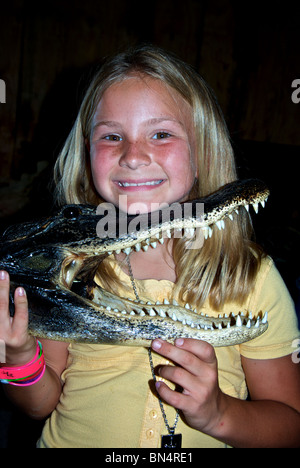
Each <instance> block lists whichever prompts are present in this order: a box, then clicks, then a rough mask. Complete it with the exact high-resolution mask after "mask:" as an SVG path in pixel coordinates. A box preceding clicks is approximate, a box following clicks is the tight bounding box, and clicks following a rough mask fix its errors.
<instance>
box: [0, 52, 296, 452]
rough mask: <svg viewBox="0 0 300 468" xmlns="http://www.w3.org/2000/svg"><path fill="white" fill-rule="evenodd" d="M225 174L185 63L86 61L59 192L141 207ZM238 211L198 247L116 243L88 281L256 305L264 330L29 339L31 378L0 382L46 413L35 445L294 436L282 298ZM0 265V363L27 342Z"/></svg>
mask: <svg viewBox="0 0 300 468" xmlns="http://www.w3.org/2000/svg"><path fill="white" fill-rule="evenodd" d="M236 177H237V175H236V172H235V165H234V158H233V154H232V148H231V145H230V142H229V137H228V133H227V130H226V126H225V123H224V120H223V117H222V114H221V112H220V110H219V107H218V105H217V103H216V101H215V98H214V96H213V94H212V92H211V91H210V89H209V88H208V86H207V85H206V84H205V83H204V81H203V80H202V79H201V78H200V77H199V76H198V75H197V74H196V73H195V72H194V71H193V70H192V69H191V68H190V67H189V66H187V65H186V64H184V63H182V62H181V61H180V60H178V59H177V58H174V57H173V56H171V55H170V54H167V53H165V52H164V51H162V50H159V49H156V48H153V47H149V46H147V47H141V48H137V49H135V50H132V51H129V52H126V53H123V54H119V55H118V56H116V57H114V58H113V59H111V60H108V61H107V62H106V63H105V64H104V65H103V67H102V68H101V69H100V70H99V71H98V72H97V73H96V75H95V78H94V79H93V81H92V83H91V85H90V87H89V89H88V91H87V93H86V96H85V98H84V100H83V103H82V106H81V108H80V111H79V114H78V118H77V120H76V122H75V124H74V127H73V129H72V131H71V133H70V135H69V138H68V140H67V142H66V144H65V146H64V148H63V150H62V152H61V154H60V156H59V158H58V161H57V165H56V171H55V180H56V183H57V199H58V200H59V202H60V203H93V204H98V203H99V202H101V201H102V200H105V201H106V202H110V203H113V204H114V205H116V206H118V207H119V208H121V209H122V210H125V211H127V212H128V213H132V212H133V210H134V208H136V203H139V211H145V212H148V211H150V210H152V209H153V206H154V205H153V203H155V204H157V203H163V202H166V203H168V204H171V203H174V202H182V201H185V200H188V199H191V198H195V197H199V196H205V195H207V194H209V193H211V192H213V191H214V190H216V189H218V188H219V187H221V186H222V185H224V184H226V183H228V182H230V181H233V180H235V179H236ZM121 195H122V197H121ZM124 195H125V197H124ZM241 211H242V212H241V213H240V214H239V215H238V216H236V217H235V219H234V220H233V222H230V223H226V229H225V230H222V231H218V230H214V232H213V235H212V237H211V238H210V239H208V240H207V241H205V243H204V245H203V247H202V248H201V249H198V250H193V249H187V248H186V241H185V239H184V238H183V239H170V240H169V241H168V242H164V243H163V244H159V245H158V247H157V248H156V249H155V250H154V249H148V251H147V252H142V251H140V252H133V253H132V254H130V257H129V258H126V255H125V254H123V253H120V254H119V255H115V256H111V257H109V258H108V259H107V260H106V261H105V262H103V264H102V265H101V266H100V268H99V272H98V274H97V281H98V282H99V283H100V284H101V285H102V286H104V287H105V288H106V289H110V290H112V291H114V292H115V293H117V294H118V295H121V296H122V295H125V296H126V297H127V296H128V295H129V294H131V297H132V298H135V296H136V297H138V298H139V299H142V300H146V301H148V300H150V301H154V302H156V301H157V300H159V301H162V300H163V299H164V298H167V299H169V300H172V298H176V300H177V301H180V302H182V301H185V302H189V303H190V304H193V307H196V308H197V310H198V311H200V310H201V311H204V312H205V313H207V314H208V315H211V316H218V314H219V313H222V314H224V313H230V312H237V311H240V310H245V311H249V310H252V311H256V312H257V313H258V312H259V311H261V310H263V311H268V313H269V329H268V330H267V332H265V334H263V335H262V336H261V337H259V338H256V339H255V340H253V341H251V342H248V343H245V344H244V345H240V346H230V347H227V348H217V349H215V350H214V349H213V348H212V346H210V345H209V344H207V343H205V342H201V341H196V340H191V339H184V340H183V339H178V340H176V342H175V343H174V345H172V344H170V343H167V342H163V341H161V340H155V341H154V342H153V343H152V353H151V352H150V353H148V351H147V350H146V349H145V348H142V347H121V346H109V345H82V344H80V345H79V344H68V343H57V342H53V341H47V340H42V345H43V349H44V355H45V359H46V364H47V366H46V370H45V373H44V374H43V376H42V377H41V378H40V379H39V380H38V381H36V382H35V383H33V385H29V386H27V387H23V388H20V387H15V386H10V385H6V386H5V390H6V392H7V394H8V395H9V397H10V398H11V399H12V400H13V401H14V402H15V403H16V404H17V405H19V406H20V407H21V408H23V409H24V410H25V411H26V412H27V413H28V414H29V415H31V416H32V417H33V418H45V417H47V416H49V415H50V417H49V418H48V420H47V422H46V425H45V428H44V431H43V433H42V436H41V439H40V440H39V442H38V446H39V447H160V446H161V443H162V445H163V446H164V445H169V446H170V445H173V446H176V444H177V443H178V438H176V437H169V438H165V439H163V442H161V436H165V435H166V434H168V432H169V434H171V436H172V434H173V432H175V435H177V434H182V446H183V447H189V448H191V447H224V446H226V445H229V446H234V447H258V446H262V447H271V446H274V447H275V446H279V447H283V446H297V445H298V444H300V440H299V433H300V416H299V411H300V401H299V394H300V378H299V366H297V365H296V364H295V363H294V362H293V361H295V359H294V360H293V359H292V353H293V351H295V348H293V343H295V339H296V338H297V337H298V330H297V325H296V318H295V314H294V311H293V305H292V301H291V299H290V297H289V294H288V292H287V290H286V288H285V286H284V284H283V282H282V280H281V278H280V277H279V274H278V272H277V270H276V269H275V267H274V265H273V263H272V260H271V259H270V258H267V257H266V256H265V255H264V254H263V252H262V251H261V249H260V248H259V247H258V246H257V245H256V244H254V243H253V242H251V233H252V232H251V224H250V220H249V217H248V214H247V213H246V211H245V210H241ZM0 277H1V282H0V338H2V339H3V340H5V342H6V346H7V364H6V365H11V366H17V365H18V366H22V365H24V364H26V363H28V361H30V360H31V359H32V357H33V355H34V353H35V350H36V341H35V339H34V338H33V337H30V336H28V334H27V320H28V312H27V300H26V293H25V291H24V290H23V289H17V291H16V297H15V305H16V314H15V317H14V319H13V320H12V321H10V319H9V314H8V305H7V304H8V287H9V278H8V275H7V273H5V272H1V275H0ZM154 369H155V370H156V373H157V374H158V377H157V381H156V390H157V393H156V392H155V391H154V389H153V378H154V377H155V375H154ZM149 381H150V382H151V383H150V384H149ZM178 386H180V387H181V391H180V390H179V389H178ZM248 391H249V394H250V396H251V401H248V400H247V401H246V398H247V395H248ZM158 397H159V398H158ZM175 408H176V410H175ZM173 426H174V427H173ZM172 427H173V429H174V430H173V432H172V430H171V431H170V430H169V429H170V428H172Z"/></svg>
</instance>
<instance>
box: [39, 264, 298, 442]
mask: <svg viewBox="0 0 300 468" xmlns="http://www.w3.org/2000/svg"><path fill="white" fill-rule="evenodd" d="M115 268H116V269H117V273H118V274H119V275H120V277H121V279H122V280H123V281H127V282H128V283H130V279H129V278H128V276H127V275H126V274H125V273H124V272H123V271H122V270H121V269H120V268H119V266H117V265H116V266H115ZM136 283H137V287H138V292H139V296H140V298H141V299H143V300H151V301H157V300H159V301H162V300H163V299H164V298H170V297H171V295H172V290H173V283H171V282H170V281H167V280H162V281H157V280H140V281H139V280H136ZM120 293H122V291H119V294H120ZM127 295H128V294H127V293H126V296H127ZM132 297H134V296H132ZM239 310H245V311H247V310H248V311H252V312H253V313H254V314H255V312H256V311H257V312H258V311H263V312H265V311H268V321H269V328H268V330H267V331H266V332H265V333H264V334H263V335H262V336H260V337H258V338H256V339H254V340H252V341H250V342H248V343H245V344H242V345H237V346H229V347H223V348H216V354H217V359H218V369H219V385H220V388H221V390H222V391H223V392H225V393H227V394H229V395H231V396H233V397H236V398H240V399H246V398H247V387H246V381H245V375H244V372H243V369H242V366H241V355H243V356H245V357H247V358H253V359H272V358H278V357H281V356H285V355H288V354H291V353H292V352H293V351H295V350H296V348H295V347H293V346H296V345H295V342H294V340H296V338H298V336H299V332H298V328H297V319H296V314H295V312H294V306H293V303H292V300H291V298H290V295H289V293H288V291H287V289H286V287H285V285H284V283H283V281H282V279H281V277H280V275H279V273H278V271H277V270H276V268H275V266H274V264H273V262H272V260H271V259H266V260H265V261H263V264H262V267H261V270H260V272H259V274H258V276H257V281H256V287H255V288H254V291H253V293H252V294H251V295H250V297H249V298H248V300H247V302H246V303H245V304H244V305H243V307H242V308H241V307H237V306H236V305H235V304H227V305H226V306H225V307H224V310H223V311H222V313H230V312H238V311H239ZM204 313H207V314H209V315H212V316H218V314H219V312H216V311H214V310H211V309H210V307H209V306H208V305H207V306H206V307H205V310H204ZM293 342H294V343H293ZM153 361H154V366H156V365H158V364H159V363H166V362H167V361H166V360H165V359H163V358H162V357H160V356H159V355H157V354H156V353H154V352H153ZM62 379H63V382H64V387H63V392H62V395H61V398H60V402H59V403H58V405H57V408H56V409H55V411H54V412H53V413H52V415H51V416H50V418H49V419H48V420H47V421H46V424H45V427H44V430H43V433H42V436H41V439H40V440H39V442H38V446H39V447H53V448H54V447H105V448H109V447H111V448H121V447H127V448H134V447H137V448H139V447H145V448H159V447H160V443H161V442H160V440H161V435H162V434H167V430H166V428H165V424H164V421H163V418H162V415H161V410H160V407H159V403H158V399H157V396H156V394H155V390H154V391H153V380H152V374H151V370H150V365H149V360H148V353H147V350H146V349H145V348H143V347H128V346H111V345H86V344H71V345H70V346H69V358H68V365H67V369H66V370H65V371H64V372H63V375H62ZM164 408H165V411H166V415H167V419H168V422H169V425H170V426H173V424H174V419H175V410H174V408H172V407H170V406H168V405H167V404H164ZM176 433H181V434H182V446H183V447H185V448H193V447H224V446H225V445H224V444H223V443H222V442H219V441H218V440H216V439H214V438H212V437H209V436H207V435H205V434H202V433H201V432H199V431H196V430H194V429H191V428H190V427H188V426H187V425H186V424H185V423H184V422H183V421H182V420H181V419H179V422H178V425H177V429H176Z"/></svg>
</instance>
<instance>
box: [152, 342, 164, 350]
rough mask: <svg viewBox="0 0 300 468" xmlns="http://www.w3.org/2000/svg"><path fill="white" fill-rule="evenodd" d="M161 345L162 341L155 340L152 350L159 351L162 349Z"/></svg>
mask: <svg viewBox="0 0 300 468" xmlns="http://www.w3.org/2000/svg"><path fill="white" fill-rule="evenodd" d="M161 345H162V341H160V340H154V341H153V343H152V348H153V349H156V350H158V349H160V348H161Z"/></svg>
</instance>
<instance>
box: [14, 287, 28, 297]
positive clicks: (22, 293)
mask: <svg viewBox="0 0 300 468" xmlns="http://www.w3.org/2000/svg"><path fill="white" fill-rule="evenodd" d="M16 293H17V295H18V296H20V297H22V296H26V292H25V289H24V288H21V287H20V288H17V289H16Z"/></svg>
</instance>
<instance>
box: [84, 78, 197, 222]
mask: <svg viewBox="0 0 300 468" xmlns="http://www.w3.org/2000/svg"><path fill="white" fill-rule="evenodd" d="M193 129H194V126H193V122H192V112H191V108H190V106H189V104H188V103H187V102H186V101H185V100H184V99H183V98H182V97H181V96H180V95H179V94H178V93H177V92H176V91H174V90H172V89H171V88H169V87H167V86H165V85H164V84H163V83H162V82H160V81H159V80H155V79H153V78H150V77H146V78H142V77H129V78H127V79H125V80H124V81H122V82H120V83H116V84H113V85H112V86H110V87H109V88H108V89H107V90H106V91H105V93H104V94H103V97H102V99H101V100H100V102H99V104H98V106H97V109H96V112H95V115H94V117H93V123H92V132H91V139H90V142H89V145H90V156H91V167H92V174H93V180H94V184H95V187H96V189H97V191H98V193H99V195H100V196H101V198H103V199H104V200H106V201H107V202H110V203H113V204H114V205H115V206H118V207H119V208H120V209H121V210H123V211H127V212H128V213H130V214H136V213H138V212H139V213H145V212H150V211H154V210H155V209H158V208H159V205H160V204H162V203H167V204H169V205H170V204H172V203H174V202H181V201H184V200H185V199H186V198H187V196H188V194H189V192H190V190H191V188H192V186H193V183H194V180H195V177H196V175H197V167H196V157H195V142H194V130H193Z"/></svg>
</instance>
